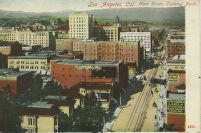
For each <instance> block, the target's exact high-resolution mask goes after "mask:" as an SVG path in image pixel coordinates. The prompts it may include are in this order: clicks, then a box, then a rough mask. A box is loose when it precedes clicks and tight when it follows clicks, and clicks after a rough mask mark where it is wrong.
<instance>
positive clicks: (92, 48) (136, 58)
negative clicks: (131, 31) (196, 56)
mask: <svg viewBox="0 0 201 133" xmlns="http://www.w3.org/2000/svg"><path fill="white" fill-rule="evenodd" d="M143 50H144V49H143V47H141V45H140V43H138V42H109V41H107V42H103V41H99V42H87V43H85V45H84V60H101V61H113V62H118V61H124V62H126V63H134V64H135V66H136V67H137V68H140V67H142V64H143Z"/></svg>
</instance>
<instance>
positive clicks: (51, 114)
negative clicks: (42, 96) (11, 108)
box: [20, 102, 60, 133]
mask: <svg viewBox="0 0 201 133" xmlns="http://www.w3.org/2000/svg"><path fill="white" fill-rule="evenodd" d="M53 106H54V105H53V104H47V103H46V102H36V103H32V104H31V105H29V106H27V107H25V108H23V109H22V110H21V111H20V115H21V119H22V122H21V127H22V128H23V129H25V132H26V133H34V132H56V133H57V132H58V128H59V127H58V114H59V112H60V111H59V110H58V109H56V108H54V107H53Z"/></svg>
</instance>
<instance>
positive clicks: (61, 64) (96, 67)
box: [51, 59, 128, 89]
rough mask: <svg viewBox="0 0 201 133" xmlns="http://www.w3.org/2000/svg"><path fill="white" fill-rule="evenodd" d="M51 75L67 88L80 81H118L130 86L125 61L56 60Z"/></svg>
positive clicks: (52, 65)
mask: <svg viewBox="0 0 201 133" xmlns="http://www.w3.org/2000/svg"><path fill="white" fill-rule="evenodd" d="M51 76H52V77H53V79H54V80H55V81H56V82H59V83H60V84H61V85H62V87H63V88H66V89H67V88H68V89H69V88H71V87H72V86H74V85H76V84H78V83H80V82H118V83H119V84H120V86H121V87H122V88H127V86H128V67H127V65H126V64H125V63H124V62H104V61H84V60H78V59H69V60H54V61H51Z"/></svg>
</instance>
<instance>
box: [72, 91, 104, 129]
mask: <svg viewBox="0 0 201 133" xmlns="http://www.w3.org/2000/svg"><path fill="white" fill-rule="evenodd" d="M104 115H105V110H104V109H103V108H102V107H101V103H100V102H99V101H97V99H96V96H95V94H94V93H92V94H90V95H86V96H85V98H84V107H83V108H81V107H79V108H78V109H76V110H75V111H74V115H73V121H74V124H73V129H72V131H76V132H79V131H83V132H98V131H101V129H102V126H103V124H102V123H103V117H104Z"/></svg>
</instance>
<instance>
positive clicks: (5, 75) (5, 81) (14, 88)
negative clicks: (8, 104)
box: [0, 69, 33, 95]
mask: <svg viewBox="0 0 201 133" xmlns="http://www.w3.org/2000/svg"><path fill="white" fill-rule="evenodd" d="M0 74H1V75H0V92H8V93H11V94H13V95H17V94H19V93H21V92H23V91H25V90H27V89H29V88H31V86H32V81H33V73H32V72H16V71H13V70H11V69H0Z"/></svg>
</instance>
